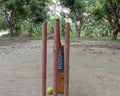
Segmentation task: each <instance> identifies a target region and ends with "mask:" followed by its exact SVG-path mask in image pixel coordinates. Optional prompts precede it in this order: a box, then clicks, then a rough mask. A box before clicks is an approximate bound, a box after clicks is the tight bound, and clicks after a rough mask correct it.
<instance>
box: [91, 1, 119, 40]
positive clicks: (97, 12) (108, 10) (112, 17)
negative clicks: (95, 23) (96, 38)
mask: <svg viewBox="0 0 120 96" xmlns="http://www.w3.org/2000/svg"><path fill="white" fill-rule="evenodd" d="M94 2H95V6H94V12H93V13H94V14H93V15H94V16H95V18H96V19H97V20H100V19H105V20H107V21H108V23H109V25H110V26H111V30H112V39H113V40H116V39H117V34H118V32H120V0H97V1H94Z"/></svg>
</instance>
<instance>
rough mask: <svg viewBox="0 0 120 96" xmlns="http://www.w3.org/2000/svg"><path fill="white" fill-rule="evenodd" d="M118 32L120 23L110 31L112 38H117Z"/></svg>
mask: <svg viewBox="0 0 120 96" xmlns="http://www.w3.org/2000/svg"><path fill="white" fill-rule="evenodd" d="M118 32H120V25H119V24H117V25H116V26H115V27H114V29H113V31H112V40H117V35H118Z"/></svg>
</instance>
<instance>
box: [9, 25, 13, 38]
mask: <svg viewBox="0 0 120 96" xmlns="http://www.w3.org/2000/svg"><path fill="white" fill-rule="evenodd" d="M9 30H10V35H11V37H12V36H14V27H13V26H12V24H9Z"/></svg>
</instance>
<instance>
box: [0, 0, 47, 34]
mask: <svg viewBox="0 0 120 96" xmlns="http://www.w3.org/2000/svg"><path fill="white" fill-rule="evenodd" d="M47 1H48V0H44V1H43V0H0V5H1V6H0V9H2V13H3V14H4V16H5V19H6V20H7V22H8V25H9V26H8V27H9V30H10V34H11V36H15V35H19V31H18V30H20V22H22V21H24V20H29V21H30V22H31V21H32V22H33V21H34V22H42V21H43V20H44V19H45V18H46V15H47V13H46V11H45V10H46V2H47Z"/></svg>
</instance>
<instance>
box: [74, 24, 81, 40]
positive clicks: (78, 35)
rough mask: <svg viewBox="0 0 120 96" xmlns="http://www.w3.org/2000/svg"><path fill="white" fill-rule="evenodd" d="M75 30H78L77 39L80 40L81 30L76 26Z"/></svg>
mask: <svg viewBox="0 0 120 96" xmlns="http://www.w3.org/2000/svg"><path fill="white" fill-rule="evenodd" d="M75 28H76V37H77V38H80V35H81V28H78V26H76V27H75Z"/></svg>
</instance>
